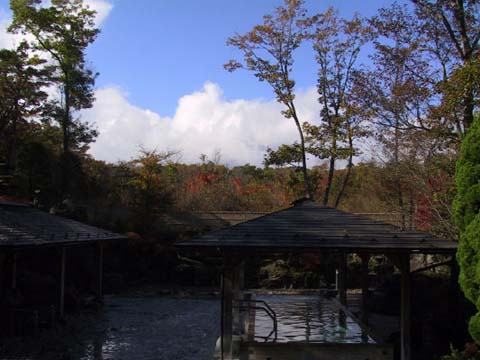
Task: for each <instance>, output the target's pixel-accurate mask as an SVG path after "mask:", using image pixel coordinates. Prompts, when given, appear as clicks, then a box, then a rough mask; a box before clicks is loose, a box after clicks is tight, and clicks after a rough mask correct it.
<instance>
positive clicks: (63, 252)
mask: <svg viewBox="0 0 480 360" xmlns="http://www.w3.org/2000/svg"><path fill="white" fill-rule="evenodd" d="M66 257H67V249H66V248H65V247H64V246H63V247H62V248H61V249H60V278H59V290H60V291H59V299H58V316H59V318H60V319H63V317H64V316H65V265H66V260H67V259H66Z"/></svg>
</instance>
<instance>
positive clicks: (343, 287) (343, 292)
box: [338, 252, 347, 305]
mask: <svg viewBox="0 0 480 360" xmlns="http://www.w3.org/2000/svg"><path fill="white" fill-rule="evenodd" d="M338 299H339V301H340V303H341V304H342V305H347V254H346V253H345V252H342V253H341V254H340V261H339V264H338Z"/></svg>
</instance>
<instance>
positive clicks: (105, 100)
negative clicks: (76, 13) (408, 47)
mask: <svg viewBox="0 0 480 360" xmlns="http://www.w3.org/2000/svg"><path fill="white" fill-rule="evenodd" d="M84 1H85V2H86V3H88V5H89V6H91V7H93V8H94V9H97V10H98V17H97V23H98V25H99V27H100V28H101V33H100V35H99V37H98V39H97V40H96V41H95V43H94V44H93V45H91V47H90V48H89V49H88V59H89V61H90V63H91V64H92V66H93V67H94V68H95V69H96V70H97V71H98V72H99V73H100V76H99V77H98V79H97V84H96V89H97V90H96V99H97V101H96V102H95V104H94V107H93V108H92V109H90V110H87V111H85V112H84V113H83V114H82V116H83V118H84V119H85V121H88V122H90V123H91V124H92V126H95V127H96V128H98V130H99V131H100V136H99V137H98V139H97V141H96V143H95V144H93V145H92V147H91V154H92V155H93V156H94V157H96V158H98V159H102V160H106V161H110V162H114V161H118V160H129V159H131V158H132V157H134V156H135V155H136V154H138V149H139V147H140V146H143V147H146V148H149V149H157V150H159V151H163V150H167V149H168V150H177V151H181V154H182V160H183V161H185V162H195V161H198V158H199V156H200V154H202V153H203V154H207V155H209V156H211V154H213V153H215V152H216V151H221V153H222V157H223V160H224V161H225V162H227V163H228V164H230V165H235V164H243V163H247V162H248V163H253V164H257V165H260V164H261V162H262V159H263V154H264V153H265V150H266V148H267V147H272V148H275V147H277V146H278V145H280V144H282V143H291V142H293V141H295V140H296V139H297V137H298V134H297V132H296V129H295V126H294V124H293V123H292V121H291V119H290V120H289V119H284V118H283V117H282V116H281V113H280V111H281V110H282V107H281V106H280V105H278V104H276V102H275V100H274V96H273V94H272V91H271V90H270V88H269V87H268V85H266V84H265V83H259V82H258V81H257V80H256V79H255V78H254V76H253V75H252V74H251V73H248V72H246V71H238V72H235V73H233V74H232V73H228V72H226V71H225V70H224V69H223V64H224V63H225V62H226V61H228V60H229V59H231V58H236V57H238V55H239V54H238V53H237V52H236V51H235V49H233V48H230V47H227V46H226V40H227V38H228V37H229V36H231V35H234V34H235V33H245V32H246V31H248V30H250V29H251V28H252V27H253V26H254V25H256V24H258V23H260V22H261V19H262V16H263V15H264V14H267V13H271V12H272V11H273V9H274V8H275V7H276V6H278V5H280V4H282V2H283V1H280V0H269V1H267V0H242V1H238V0H202V1H199V0H181V1H179V0H135V1H132V0H84ZM404 1H406V0H404ZM392 3H393V1H391V0H362V1H360V0H337V1H335V0H322V1H320V0H307V1H306V7H307V8H308V10H309V13H310V14H314V13H316V12H321V11H324V10H326V9H327V8H328V7H329V6H334V7H337V8H338V9H339V11H340V14H341V15H342V16H344V17H351V16H352V15H353V13H354V12H355V11H357V12H359V13H360V15H362V16H371V15H373V14H375V13H376V11H377V9H378V8H380V7H382V6H388V5H389V4H392ZM10 18H11V14H10V11H9V8H8V1H7V0H0V46H1V47H11V46H13V45H14V44H15V43H18V41H19V39H18V37H12V36H11V35H9V34H7V33H6V32H5V28H6V27H7V26H8V23H9V21H10ZM294 77H295V80H296V81H297V90H298V95H297V102H298V104H297V105H298V106H297V108H298V109H299V111H300V114H301V120H302V121H311V122H315V121H316V120H317V118H318V104H317V101H316V98H317V95H316V93H315V83H316V66H315V61H314V58H313V54H312V52H311V50H310V49H309V48H307V47H305V48H301V49H299V50H298V52H297V54H296V63H295V71H294ZM312 163H313V159H312Z"/></svg>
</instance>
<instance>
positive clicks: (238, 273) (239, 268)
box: [232, 261, 244, 335]
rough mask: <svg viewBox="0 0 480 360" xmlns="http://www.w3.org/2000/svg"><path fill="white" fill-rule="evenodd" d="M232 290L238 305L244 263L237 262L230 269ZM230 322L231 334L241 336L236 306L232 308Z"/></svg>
mask: <svg viewBox="0 0 480 360" xmlns="http://www.w3.org/2000/svg"><path fill="white" fill-rule="evenodd" d="M232 271H233V274H232V280H233V283H232V290H233V300H234V302H235V304H236V305H238V304H239V302H240V301H241V300H243V295H242V290H243V280H244V278H243V277H244V276H243V273H244V263H243V261H242V262H239V263H235V264H233V268H232ZM232 312H233V313H232V321H233V324H232V325H233V334H234V335H241V332H242V324H241V323H242V321H241V319H240V310H239V308H238V306H234V307H233V309H232Z"/></svg>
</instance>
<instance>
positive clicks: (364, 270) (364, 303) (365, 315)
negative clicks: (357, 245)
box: [360, 254, 370, 325]
mask: <svg viewBox="0 0 480 360" xmlns="http://www.w3.org/2000/svg"><path fill="white" fill-rule="evenodd" d="M360 258H361V259H362V322H363V323H364V324H365V325H368V285H369V278H368V262H369V260H370V255H369V254H360Z"/></svg>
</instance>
